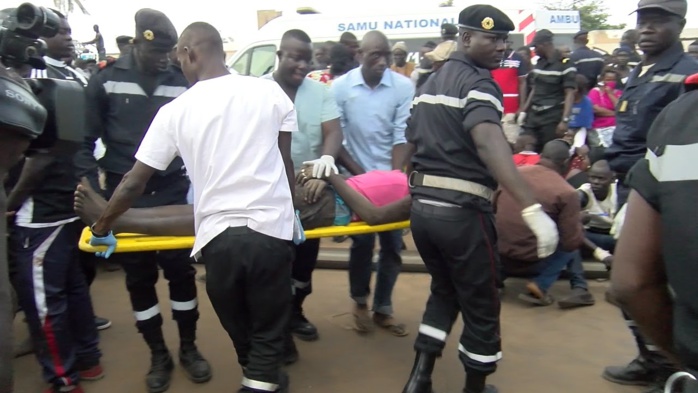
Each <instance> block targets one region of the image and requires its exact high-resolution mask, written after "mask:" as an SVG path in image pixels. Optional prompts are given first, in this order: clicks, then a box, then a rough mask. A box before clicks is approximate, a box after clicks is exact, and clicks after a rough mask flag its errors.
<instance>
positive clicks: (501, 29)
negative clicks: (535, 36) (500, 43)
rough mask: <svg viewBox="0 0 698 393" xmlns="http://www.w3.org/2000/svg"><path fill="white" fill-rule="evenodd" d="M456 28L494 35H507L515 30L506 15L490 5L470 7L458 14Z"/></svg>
mask: <svg viewBox="0 0 698 393" xmlns="http://www.w3.org/2000/svg"><path fill="white" fill-rule="evenodd" d="M458 26H459V27H463V28H466V29H471V30H477V31H484V32H487V33H495V34H509V32H511V31H512V30H516V26H514V22H512V21H511V19H509V17H508V16H507V14H505V13H504V12H502V11H501V10H499V9H498V8H495V7H492V6H491V5H486V4H478V5H471V6H470V7H468V8H466V9H464V10H463V11H461V12H460V15H459V16H458Z"/></svg>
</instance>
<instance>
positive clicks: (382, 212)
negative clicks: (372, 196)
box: [328, 174, 412, 225]
mask: <svg viewBox="0 0 698 393" xmlns="http://www.w3.org/2000/svg"><path fill="white" fill-rule="evenodd" d="M328 181H329V182H330V184H332V186H333V187H334V189H335V190H336V191H337V193H338V194H339V196H341V197H342V199H344V202H345V203H346V204H347V206H349V208H350V209H351V210H352V211H353V212H354V213H356V215H357V216H359V217H360V218H361V219H362V220H363V221H365V222H366V223H367V224H368V225H380V224H389V223H391V222H399V221H404V220H409V218H410V209H411V207H412V197H410V196H407V197H405V198H403V199H400V200H399V201H397V202H393V203H391V204H388V205H385V206H382V207H377V206H376V205H374V204H372V203H371V202H370V201H369V200H368V199H366V197H364V196H363V195H361V194H360V193H359V192H357V191H355V190H354V189H352V188H351V187H349V185H348V184H347V182H346V181H345V180H344V178H343V177H341V176H339V175H334V174H333V175H331V176H330V177H329V179H328Z"/></svg>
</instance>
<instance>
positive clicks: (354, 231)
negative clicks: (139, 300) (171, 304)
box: [79, 220, 410, 253]
mask: <svg viewBox="0 0 698 393" xmlns="http://www.w3.org/2000/svg"><path fill="white" fill-rule="evenodd" d="M409 227H410V222H409V220H408V221H401V222H393V223H390V224H382V225H373V226H372V225H368V224H366V223H365V222H353V223H351V224H349V225H346V226H332V227H324V228H317V229H311V230H307V231H305V237H306V239H320V238H323V237H336V236H354V235H365V234H369V233H377V232H389V231H394V230H398V229H405V228H409ZM91 236H92V233H91V232H90V228H89V227H86V228H85V229H83V230H82V234H81V236H80V244H79V248H80V250H82V251H85V252H97V251H105V250H106V249H107V248H106V247H105V246H100V247H93V246H91V245H90V237H91ZM116 239H117V244H116V250H115V251H114V252H115V253H126V252H143V251H163V250H182V249H187V248H192V247H193V246H194V236H150V235H141V234H137V233H120V234H118V235H116Z"/></svg>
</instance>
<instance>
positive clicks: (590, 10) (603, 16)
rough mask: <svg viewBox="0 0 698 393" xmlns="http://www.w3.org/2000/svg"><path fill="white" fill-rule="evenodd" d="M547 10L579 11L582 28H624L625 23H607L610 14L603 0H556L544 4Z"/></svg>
mask: <svg viewBox="0 0 698 393" xmlns="http://www.w3.org/2000/svg"><path fill="white" fill-rule="evenodd" d="M545 8H547V9H549V10H574V11H579V16H580V18H581V25H582V30H587V31H592V30H619V29H624V28H625V23H623V24H620V25H612V24H610V23H608V18H609V17H610V16H611V14H609V12H608V8H606V6H605V5H604V1H603V0H558V1H556V2H553V3H551V4H548V5H546V6H545Z"/></svg>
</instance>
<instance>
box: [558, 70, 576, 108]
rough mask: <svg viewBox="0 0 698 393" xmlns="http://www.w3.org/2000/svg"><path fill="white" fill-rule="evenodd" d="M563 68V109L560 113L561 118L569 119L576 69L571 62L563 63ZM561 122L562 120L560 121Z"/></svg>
mask: <svg viewBox="0 0 698 393" xmlns="http://www.w3.org/2000/svg"><path fill="white" fill-rule="evenodd" d="M564 65H565V67H564V68H563V70H562V72H563V74H562V88H563V89H564V90H565V107H564V109H563V111H562V117H563V118H565V117H570V115H572V107H573V106H574V96H575V93H576V92H577V69H576V68H575V67H574V64H573V63H572V62H571V61H569V60H568V61H567V62H566V63H564ZM560 122H562V119H560Z"/></svg>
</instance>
